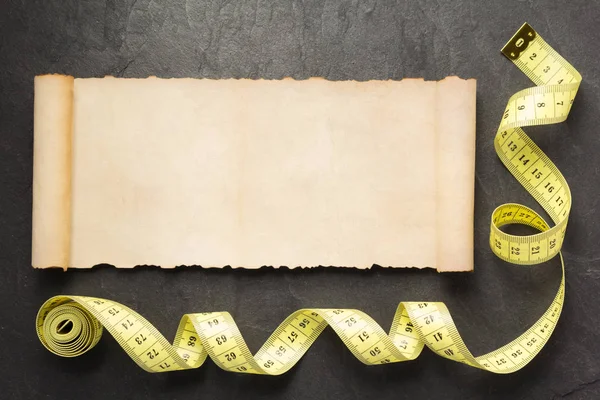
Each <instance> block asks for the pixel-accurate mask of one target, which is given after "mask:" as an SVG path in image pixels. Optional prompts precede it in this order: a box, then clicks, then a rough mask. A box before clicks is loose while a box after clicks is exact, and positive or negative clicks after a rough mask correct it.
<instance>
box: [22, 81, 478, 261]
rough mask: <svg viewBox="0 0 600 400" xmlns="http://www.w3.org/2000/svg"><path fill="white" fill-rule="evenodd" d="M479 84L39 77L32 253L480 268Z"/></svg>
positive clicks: (35, 257) (57, 257) (37, 256)
mask: <svg viewBox="0 0 600 400" xmlns="http://www.w3.org/2000/svg"><path fill="white" fill-rule="evenodd" d="M475 87H476V83H475V80H472V79H471V80H461V79H459V78H456V77H450V78H446V79H444V80H442V81H440V82H432V81H423V80H421V79H405V80H402V81H368V82H355V81H343V82H332V81H327V80H323V79H314V78H313V79H309V80H305V81H295V80H291V79H284V80H278V81H274V80H207V79H200V80H197V79H158V78H147V79H119V78H111V77H107V78H103V79H96V78H90V79H79V78H76V79H73V78H72V77H67V76H59V75H45V76H40V77H36V79H35V116H34V118H35V127H34V141H35V145H34V153H35V154H34V193H33V196H34V198H33V235H32V236H33V251H32V264H33V266H34V267H36V268H46V267H52V266H56V267H62V268H65V269H66V268H90V267H92V266H94V265H96V264H100V263H108V264H112V265H115V266H117V267H122V268H131V267H134V266H136V265H142V264H149V265H158V266H161V267H165V268H171V267H174V266H178V265H202V266H204V267H222V266H225V265H231V266H232V267H244V268H258V267H261V266H263V265H268V266H274V267H279V266H288V267H290V268H292V267H298V266H302V267H313V266H319V265H323V266H345V267H357V268H367V267H370V266H371V265H373V264H378V265H381V266H385V267H388V266H390V267H431V268H437V270H438V271H470V270H472V269H473V186H474V164H475ZM442 233H443V234H444V235H445V236H446V237H447V236H448V235H451V237H452V241H448V240H444V238H443V237H442Z"/></svg>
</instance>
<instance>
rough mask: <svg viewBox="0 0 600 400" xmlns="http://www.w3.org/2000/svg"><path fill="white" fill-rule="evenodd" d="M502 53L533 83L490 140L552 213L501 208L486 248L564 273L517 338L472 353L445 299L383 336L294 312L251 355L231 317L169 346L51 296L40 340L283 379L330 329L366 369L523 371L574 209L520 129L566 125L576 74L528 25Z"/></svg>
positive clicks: (157, 362)
mask: <svg viewBox="0 0 600 400" xmlns="http://www.w3.org/2000/svg"><path fill="white" fill-rule="evenodd" d="M502 52H503V54H504V55H506V56H507V57H508V58H509V59H511V60H512V61H513V62H514V63H515V64H516V65H517V66H518V67H519V68H520V69H521V71H523V72H524V73H525V74H526V75H527V76H528V77H529V78H530V79H531V80H532V81H533V82H535V83H536V84H537V85H538V86H537V87H533V88H529V89H525V90H522V91H520V92H517V93H516V94H514V95H513V96H512V97H511V98H510V100H509V101H508V105H507V107H506V110H505V111H504V114H503V116H502V121H501V123H500V127H499V128H498V132H497V134H496V137H495V140H494V144H495V148H496V152H497V153H498V156H499V157H500V159H501V160H502V162H503V163H504V165H506V167H507V168H508V169H509V171H510V172H511V173H512V174H513V175H514V176H515V178H516V179H517V180H518V181H519V182H520V183H521V184H522V185H523V186H524V187H525V189H527V191H529V193H531V195H532V196H533V197H534V198H535V199H536V200H537V201H538V203H540V205H541V206H542V207H543V208H544V210H545V211H546V212H547V213H548V214H549V215H550V217H551V218H552V221H553V222H554V226H553V227H550V226H549V224H548V223H547V222H546V221H545V220H544V219H543V218H542V217H541V216H540V215H539V214H538V213H536V212H535V211H533V210H532V209H530V208H529V207H526V206H523V205H519V204H504V205H501V206H500V207H498V208H497V209H496V210H495V211H494V212H493V214H492V224H491V233H490V246H491V248H492V250H493V252H494V253H495V254H496V255H497V256H498V257H500V258H501V259H503V260H505V261H508V262H511V263H514V264H519V265H532V264H539V263H542V262H544V261H547V260H549V259H550V258H552V257H554V256H556V255H557V254H558V255H559V256H560V260H561V265H562V272H563V273H562V279H561V282H560V286H559V289H558V293H557V294H556V297H555V298H554V300H553V302H552V304H551V305H550V307H549V308H548V310H547V311H546V312H545V313H544V315H543V316H542V317H541V318H540V319H539V320H538V321H537V322H536V323H535V324H533V326H532V327H531V328H529V329H528V330H527V331H526V332H525V333H523V334H522V335H521V336H519V337H518V338H516V339H515V340H513V341H511V342H510V343H508V344H507V345H505V346H503V347H501V348H499V349H497V350H495V351H492V352H490V353H488V354H485V355H482V356H479V357H474V356H473V355H472V354H471V352H470V351H469V350H468V349H467V347H466V345H465V344H464V342H463V340H462V339H461V337H460V334H459V333H458V330H457V329H456V326H455V325H454V322H453V321H452V317H451V316H450V313H449V311H448V309H447V308H446V306H445V305H444V303H440V302H421V303H417V302H402V303H400V305H399V306H398V309H397V311H396V314H395V316H394V321H393V323H392V327H391V329H390V333H389V334H386V333H385V332H384V331H383V329H382V328H381V327H380V326H379V325H378V324H377V323H376V322H375V321H374V320H373V319H372V318H371V317H369V316H368V315H367V314H365V313H363V312H362V311H359V310H350V309H303V310H299V311H296V312H294V313H293V314H292V315H290V316H289V317H288V318H287V319H286V320H285V321H283V322H282V323H281V324H280V325H279V327H278V328H277V329H276V330H275V332H274V333H273V334H272V335H271V336H270V337H269V339H268V340H267V341H266V343H265V344H264V345H263V346H262V347H261V348H260V350H258V352H257V353H256V354H255V355H252V353H251V352H250V350H249V349H248V346H247V345H246V343H245V341H244V339H243V338H242V335H241V334H240V331H239V329H238V328H237V326H236V324H235V322H234V320H233V318H232V317H231V315H230V314H229V313H227V312H208V313H199V314H186V315H184V316H183V318H182V319H181V322H180V324H179V329H178V330H177V334H176V335H175V340H174V342H173V344H170V343H169V342H168V341H167V340H166V339H165V337H164V336H163V335H162V334H161V333H160V332H158V331H157V330H156V328H154V326H152V324H150V323H149V322H148V321H147V320H146V319H145V318H144V317H142V316H141V315H139V314H138V313H136V312H135V311H133V310H131V309H130V308H128V307H126V306H124V305H122V304H119V303H116V302H113V301H111V300H105V299H99V298H93V297H83V296H56V297H53V298H51V299H49V300H48V301H46V303H44V305H42V307H41V309H40V311H39V313H38V316H37V320H36V326H37V332H38V336H39V338H40V341H41V342H42V343H43V345H44V346H45V347H46V348H47V349H48V350H50V351H51V352H53V353H55V354H58V355H60V356H64V357H75V356H78V355H80V354H83V353H85V352H86V351H88V350H89V349H91V348H92V347H94V345H96V343H97V342H98V340H99V339H100V336H101V335H102V331H103V329H106V330H108V331H109V332H110V333H111V335H112V336H113V337H114V338H115V339H116V340H117V342H118V343H119V344H120V345H121V347H123V349H124V350H125V352H127V354H128V355H129V356H130V357H131V358H132V359H133V360H134V361H135V362H136V363H137V364H138V365H139V366H140V367H141V368H143V369H145V370H146V371H149V372H166V371H174V370H182V369H190V368H197V367H199V366H201V365H202V364H203V363H204V361H205V360H206V358H207V357H210V358H211V359H212V360H213V361H214V362H215V363H216V364H217V365H218V366H219V367H220V368H222V369H224V370H226V371H233V372H240V373H251V374H265V375H280V374H282V373H284V372H286V371H288V370H289V369H290V368H292V367H293V366H294V365H295V364H296V363H297V362H298V361H299V360H300V358H301V357H302V356H303V355H304V353H306V351H307V350H308V348H309V347H310V345H311V344H312V343H313V342H314V341H315V340H316V339H317V337H318V336H319V334H320V333H321V331H323V329H325V327H326V326H327V325H329V326H331V327H332V328H333V330H334V331H335V332H336V333H337V334H338V336H339V337H340V338H341V339H342V341H343V342H344V344H345V345H346V346H347V347H348V349H349V350H350V351H351V352H352V354H354V356H356V358H358V359H359V360H360V361H362V362H363V363H365V364H368V365H374V364H387V363H392V362H400V361H407V360H413V359H415V358H416V357H418V356H419V354H420V353H421V350H423V347H424V346H427V347H429V348H430V349H431V350H432V351H434V352H435V353H437V354H438V355H440V356H442V357H445V358H448V359H451V360H454V361H458V362H461V363H465V364H467V365H470V366H473V367H476V368H481V369H484V370H487V371H490V372H495V373H510V372H514V371H517V370H519V369H521V368H522V367H523V366H525V365H526V364H527V363H528V362H529V361H531V360H532V359H533V358H534V357H535V356H536V354H537V353H538V352H539V351H540V350H541V349H542V347H543V346H544V344H546V342H547V341H548V338H549V337H550V335H551V334H552V331H553V330H554V328H555V326H556V323H557V321H558V318H559V316H560V313H561V310H562V303H563V299H564V289H565V278H564V263H563V260H562V255H560V248H561V246H562V243H563V238H564V234H565V229H566V226H567V219H568V217H569V211H570V209H571V192H570V190H569V186H568V185H567V182H566V181H565V179H564V178H563V176H562V174H561V173H560V172H559V171H558V169H557V168H556V167H555V166H554V164H553V163H552V162H551V161H550V160H549V159H548V157H547V156H546V155H545V154H544V153H543V152H542V151H541V150H540V149H539V148H538V147H537V146H536V145H535V144H534V143H533V142H532V141H531V139H529V137H528V136H527V135H526V134H525V132H524V131H523V130H522V129H521V127H523V126H530V125H543V124H551V123H557V122H561V121H564V120H565V119H566V118H567V115H568V114H569V111H570V109H571V105H572V103H573V99H574V98H575V94H576V93H577V89H578V88H579V84H580V82H581V75H580V74H579V73H578V72H577V71H576V70H575V69H574V68H573V67H572V66H571V65H570V64H569V63H568V62H567V61H566V60H565V59H564V58H562V57H561V56H560V55H559V54H558V53H556V51H554V50H553V49H552V48H551V47H550V46H548V44H547V43H546V42H545V41H544V40H543V39H542V38H541V37H540V36H539V35H538V34H537V33H536V32H535V31H534V30H533V29H532V28H531V27H530V26H529V25H528V24H524V25H523V26H522V27H521V28H520V29H519V31H517V33H516V34H515V35H514V36H513V38H512V39H511V40H510V41H509V42H508V43H507V44H506V46H504V48H503V49H502ZM507 224H524V225H529V226H531V227H533V228H536V229H537V230H538V231H540V233H537V234H534V235H529V236H514V235H510V234H507V233H505V232H503V231H501V230H500V227H502V226H503V225H507Z"/></svg>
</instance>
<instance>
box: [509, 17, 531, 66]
mask: <svg viewBox="0 0 600 400" xmlns="http://www.w3.org/2000/svg"><path fill="white" fill-rule="evenodd" d="M536 36H537V34H536V32H535V30H534V29H533V28H532V27H531V25H529V24H528V23H527V22H525V23H524V24H523V25H521V27H520V28H519V30H518V31H517V32H516V33H515V34H514V35H513V37H511V38H510V40H509V41H508V42H506V44H505V45H504V47H502V50H501V52H502V54H504V55H505V56H506V57H507V58H508V59H510V60H516V59H517V58H519V56H520V55H521V53H522V52H523V51H525V49H526V48H527V46H529V43H531V42H532V41H533V40H534V39H535V37H536Z"/></svg>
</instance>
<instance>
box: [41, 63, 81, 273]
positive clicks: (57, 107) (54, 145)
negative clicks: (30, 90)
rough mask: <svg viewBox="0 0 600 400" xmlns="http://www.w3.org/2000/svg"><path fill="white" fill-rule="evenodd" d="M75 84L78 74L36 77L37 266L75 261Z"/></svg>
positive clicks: (63, 266) (64, 266)
mask: <svg viewBox="0 0 600 400" xmlns="http://www.w3.org/2000/svg"><path fill="white" fill-rule="evenodd" d="M73 87H74V78H73V77H72V76H65V75H42V76H36V77H35V80H34V93H35V95H34V122H33V210H32V249H31V264H32V266H33V267H34V268H49V267H60V268H63V269H65V270H66V269H67V268H68V267H69V263H70V235H71V142H72V125H73Z"/></svg>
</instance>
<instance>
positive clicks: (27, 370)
mask: <svg viewBox="0 0 600 400" xmlns="http://www.w3.org/2000/svg"><path fill="white" fill-rule="evenodd" d="M524 21H528V22H529V23H531V24H532V25H533V27H534V28H535V29H536V30H538V32H539V33H540V34H541V35H542V36H543V37H545V39H546V40H547V41H548V42H549V43H550V44H551V45H552V46H553V47H554V48H555V49H557V50H558V51H559V52H560V53H561V54H562V55H564V56H565V57H566V58H567V59H568V60H570V61H571V62H572V63H573V64H574V65H575V66H576V67H577V68H578V69H579V71H580V72H581V74H582V75H583V77H584V81H583V84H582V86H581V89H580V92H579V95H578V97H577V100H576V101H575V104H574V108H573V111H572V113H571V116H570V117H569V120H568V121H567V122H566V123H563V124H559V125H556V126H550V127H541V128H530V129H528V132H530V133H531V134H532V136H533V138H534V139H535V140H536V141H537V142H538V143H539V144H540V146H541V147H542V149H544V150H545V151H547V153H548V154H549V156H550V157H551V158H552V159H553V160H554V161H555V162H556V164H557V165H558V166H559V168H561V170H562V171H563V173H564V175H565V176H566V178H567V179H568V181H569V182H570V184H571V188H572V191H573V197H574V206H573V208H574V209H573V212H572V214H571V219H570V223H569V229H568V231H567V236H566V242H565V245H564V255H565V260H566V266H567V288H566V304H565V308H564V311H563V316H562V317H561V320H560V323H559V324H558V327H557V330H556V331H555V333H554V335H553V336H552V338H551V340H550V342H549V343H548V345H547V346H546V347H545V348H544V349H543V351H542V352H541V354H540V355H539V356H538V357H537V358H536V359H535V360H534V361H533V362H532V363H531V364H529V365H528V366H527V367H526V368H525V369H523V370H522V371H520V372H518V373H515V374H512V375H506V376H503V375H493V374H490V373H487V372H483V371H479V370H475V369H473V368H469V367H466V366H464V365H460V364H456V363H453V362H450V361H448V360H444V359H442V358H440V357H437V356H435V355H433V353H431V352H429V351H427V350H426V351H424V353H423V354H422V356H421V357H420V358H419V359H418V360H416V361H414V362H407V363H402V364H395V365H387V366H380V367H366V366H364V365H362V364H361V363H359V362H358V361H357V360H355V359H354V358H353V356H352V355H351V354H350V352H348V351H347V350H346V349H345V348H344V347H343V345H342V343H341V341H340V340H339V339H337V337H336V336H335V335H334V334H333V332H332V331H331V330H326V331H325V332H324V333H323V334H322V336H321V338H319V339H318V341H317V342H316V343H315V345H314V346H313V347H312V348H311V350H310V351H309V353H308V354H307V355H306V356H305V357H304V359H303V360H302V361H301V362H300V363H299V365H297V366H296V367H295V368H294V369H293V370H292V371H291V372H289V373H287V374H286V375H284V376H281V377H261V376H242V375H236V374H232V373H227V372H224V371H221V370H220V369H218V368H217V367H216V366H215V365H214V364H213V363H212V362H210V361H209V362H207V364H206V365H204V366H203V367H202V368H200V369H199V370H194V371H184V372H177V373H169V374H164V375H151V374H147V373H145V372H143V371H142V370H140V369H138V368H137V366H136V365H135V364H134V363H133V362H132V361H130V360H129V359H128V357H127V356H126V355H125V354H124V353H123V352H122V351H121V350H120V348H119V347H118V346H117V344H116V342H115V341H114V340H113V339H112V338H110V337H109V336H108V335H107V336H106V337H105V338H103V340H101V342H100V344H99V345H98V346H97V348H95V349H94V350H92V351H91V352H89V353H88V354H86V355H85V356H82V357H80V358H76V359H61V358H59V357H56V356H54V355H52V354H50V353H49V352H48V351H46V350H45V349H44V348H43V347H42V346H41V344H40V343H39V342H38V339H37V337H36V334H35V331H34V317H35V314H36V312H37V309H38V307H39V306H40V305H41V304H42V302H43V301H44V300H46V299H47V298H48V297H50V296H53V295H56V294H60V293H73V294H82V295H93V296H100V297H107V298H111V299H115V300H118V301H120V302H122V303H125V304H127V305H129V306H131V307H133V308H135V309H137V310H138V311H140V312H141V313H142V314H143V315H145V316H146V317H147V318H148V319H149V320H150V321H152V322H153V323H154V324H155V325H156V326H157V328H158V329H160V330H161V331H162V332H164V333H165V334H166V335H167V337H169V338H172V336H173V335H174V333H175V328H176V325H177V323H178V320H179V317H180V315H181V314H184V313H187V312H200V311H215V310H228V311H230V312H231V313H232V314H233V315H234V317H235V318H236V320H237V322H238V323H239V326H240V328H241V331H242V333H243V334H244V336H245V338H246V340H247V341H248V344H249V346H250V348H251V349H252V350H253V351H256V350H257V349H258V348H259V346H260V345H261V344H262V343H263V341H264V340H265V339H266V338H267V337H268V335H269V334H270V332H271V331H272V330H273V329H274V328H275V327H276V326H277V324H278V323H279V322H281V321H282V320H283V319H284V318H285V317H286V316H287V315H288V313H290V312H292V311H294V310H295V309H298V308H301V307H310V306H314V307H348V308H350V307H352V308H359V309H361V310H364V311H366V312H367V313H369V314H370V315H371V316H373V317H374V318H375V319H376V320H377V321H379V322H380V323H381V324H382V325H383V326H384V327H388V326H389V324H390V323H391V320H392V316H393V313H394V310H395V308H396V305H397V303H398V302H399V301H401V300H436V301H444V302H446V304H447V305H448V306H449V308H450V310H451V311H452V313H453V316H454V318H455V320H456V323H457V325H458V327H459V329H460V331H461V333H462V334H463V336H464V338H465V340H466V342H467V344H468V345H469V346H470V347H471V349H472V351H473V352H474V353H475V354H481V353H483V352H486V351H490V350H492V349H494V348H495V347H498V346H500V345H503V344H505V343H506V342H507V341H509V340H511V339H513V338H514V337H516V336H517V335H518V334H520V333H521V332H522V331H523V330H524V329H525V328H526V327H527V326H528V325H529V324H531V323H533V322H534V321H535V320H536V319H537V318H538V317H539V316H540V315H541V313H542V312H543V311H544V310H545V308H546V307H547V306H548V305H549V304H550V302H551V299H552V297H553V296H554V294H555V291H556V288H557V286H558V283H559V278H560V271H559V269H560V268H559V263H558V260H552V261H551V262H548V263H547V265H540V266H535V267H531V268H523V267H517V266H513V265H508V264H505V263H504V262H502V261H500V260H498V259H496V258H495V257H494V256H493V255H492V254H491V252H490V251H489V249H488V245H487V240H488V229H489V216H490V214H491V212H492V210H493V209H494V208H495V207H496V206H497V205H499V204H501V203H503V202H506V201H519V202H524V203H525V204H528V205H532V204H534V201H533V200H532V199H531V198H530V197H529V195H527V194H526V193H525V191H524V190H523V189H522V188H521V187H520V186H519V185H518V184H517V182H516V181H515V180H514V179H513V178H512V177H511V176H510V175H509V173H508V172H507V171H506V170H505V169H504V167H503V166H502V165H501V164H500V162H499V161H498V159H497V157H496V155H495V153H494V149H493V145H492V140H493V136H494V133H495V131H496V127H497V124H498V122H499V120H500V115H501V112H502V110H503V108H504V106H505V103H506V101H507V99H508V97H509V96H510V95H511V94H513V93H514V92H516V91H517V90H519V89H522V88H524V87H526V86H529V85H531V84H530V82H529V81H528V79H527V78H526V77H525V76H524V75H523V74H522V73H521V72H520V71H519V70H518V69H517V68H516V67H515V66H513V65H512V63H510V62H509V61H508V60H506V59H504V57H502V55H501V54H500V48H501V47H502V46H503V45H504V43H505V42H506V41H507V40H508V39H509V38H510V37H511V35H512V34H513V33H514V32H515V31H516V30H517V28H518V27H519V26H520V25H521V24H522V23H523V22H524ZM599 21H600V4H599V3H598V2H597V1H590V0H577V1H573V0H571V1H561V2H555V1H550V0H547V1H519V2H509V1H494V2H491V1H490V2H484V1H476V0H457V1H441V0H440V1H429V0H427V1H425V0H423V1H404V2H401V1H398V2H393V1H373V0H371V1H357V0H346V1H332V0H328V1H323V0H304V1H302V0H296V1H266V0H252V1H245V0H244V1H234V0H232V1H224V0H215V1H192V0H189V1H185V0H168V1H155V0H137V1H134V0H125V1H118V0H106V1H100V0H98V1H97V0H85V1H84V0H78V1H76V0H68V1H48V0H44V1H26V0H21V1H17V0H3V1H0V46H1V48H0V94H1V96H0V270H1V271H3V273H2V279H1V280H0V299H1V300H2V311H1V314H0V335H1V336H0V337H1V343H0V360H1V363H2V368H1V369H0V373H1V374H2V375H1V376H0V396H1V397H2V398H23V399H28V398H61V399H82V398H87V399H96V398H98V399H100V398H112V399H118V398H123V399H135V398H148V397H158V398H170V399H183V398H186V399H190V398H246V399H259V398H284V399H307V398H317V397H321V398H348V399H365V398H375V399H396V398H409V396H410V398H447V399H478V398H486V399H504V398H512V399H550V398H560V397H563V396H564V397H566V398H569V399H589V398H598V395H599V394H600V384H599V383H598V382H599V377H600V362H599V361H598V356H599V355H600V354H599V349H600V345H599V343H598V337H599V336H598V330H599V328H600V324H599V323H598V315H599V314H600V307H599V306H598V302H597V298H596V296H597V294H598V290H599V289H600V285H599V278H600V271H599V267H600V246H598V244H599V242H600V229H599V228H598V226H599V219H600V210H599V200H598V198H599V194H600V189H599V184H598V183H599V178H600V161H599V158H598V157H599V154H600V136H599V133H598V127H599V126H600V113H599V111H600V108H599V106H598V97H599V95H600V92H599V90H598V89H599V85H600V78H599V72H600V63H599V62H598V53H599V51H600V44H599V43H600V29H598V23H599ZM49 72H56V73H64V74H72V75H75V76H79V77H92V76H104V75H116V76H124V77H146V76H149V75H157V76H161V77H198V78H200V77H207V78H231V77H234V78H269V79H280V78H283V77H286V76H291V77H294V78H296V79H304V78H308V77H310V76H322V77H325V78H327V79H331V80H344V79H357V80H367V79H402V78H405V77H419V76H424V77H425V78H427V79H440V78H443V77H444V76H446V75H451V74H458V75H459V76H461V77H475V78H477V79H478V99H477V107H478V110H477V135H478V137H477V169H476V183H475V184H476V201H475V216H476V218H475V238H476V239H475V241H476V243H475V244H476V248H477V250H476V254H475V264H476V267H475V268H476V271H475V273H472V274H468V273H464V274H445V275H440V274H438V273H436V272H434V271H419V270H389V269H382V268H379V267H375V268H373V269H372V270H369V271H358V270H353V269H331V268H330V269H323V268H319V269H315V270H287V269H281V270H273V269H271V268H263V269H261V270H258V271H244V270H235V271H234V270H231V269H230V268H226V269H223V270H209V269H201V268H193V269H192V268H179V269H177V270H171V271H162V270H160V269H158V268H155V267H138V268H136V269H135V270H133V271H123V270H116V269H114V268H113V267H111V266H100V267H96V268H94V270H92V271H69V272H67V273H64V272H62V271H58V270H45V271H44V270H33V269H32V268H31V265H30V246H31V239H30V232H31V211H30V210H31V182H32V136H33V132H32V130H33V121H32V117H33V77H34V76H35V75H36V74H43V73H49ZM189 195H190V196H191V197H193V196H194V193H190V194H189ZM167 299H169V300H167Z"/></svg>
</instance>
